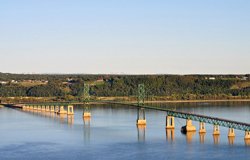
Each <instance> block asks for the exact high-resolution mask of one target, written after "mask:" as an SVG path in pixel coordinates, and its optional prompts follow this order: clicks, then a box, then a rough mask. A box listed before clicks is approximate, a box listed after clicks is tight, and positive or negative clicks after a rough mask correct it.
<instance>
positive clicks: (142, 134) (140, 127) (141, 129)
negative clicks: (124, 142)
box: [137, 125, 146, 142]
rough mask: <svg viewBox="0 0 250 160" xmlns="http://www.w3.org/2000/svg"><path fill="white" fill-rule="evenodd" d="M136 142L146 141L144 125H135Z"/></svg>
mask: <svg viewBox="0 0 250 160" xmlns="http://www.w3.org/2000/svg"><path fill="white" fill-rule="evenodd" d="M137 138H138V142H145V139H146V125H137Z"/></svg>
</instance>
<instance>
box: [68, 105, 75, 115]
mask: <svg viewBox="0 0 250 160" xmlns="http://www.w3.org/2000/svg"><path fill="white" fill-rule="evenodd" d="M67 114H68V115H74V107H73V106H68V112H67Z"/></svg>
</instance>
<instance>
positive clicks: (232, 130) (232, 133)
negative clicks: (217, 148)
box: [228, 128, 235, 137]
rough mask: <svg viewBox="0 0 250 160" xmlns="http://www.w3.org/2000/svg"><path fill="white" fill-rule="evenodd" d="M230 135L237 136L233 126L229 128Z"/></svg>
mask: <svg viewBox="0 0 250 160" xmlns="http://www.w3.org/2000/svg"><path fill="white" fill-rule="evenodd" d="M228 137H235V133H234V129H233V128H229V129H228Z"/></svg>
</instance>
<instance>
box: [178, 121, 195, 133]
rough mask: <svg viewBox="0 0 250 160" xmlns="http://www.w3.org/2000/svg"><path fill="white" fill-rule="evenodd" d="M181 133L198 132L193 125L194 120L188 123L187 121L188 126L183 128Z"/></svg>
mask: <svg viewBox="0 0 250 160" xmlns="http://www.w3.org/2000/svg"><path fill="white" fill-rule="evenodd" d="M181 131H182V132H195V131H196V128H195V126H194V125H193V124H192V120H190V119H187V121H186V126H183V127H182V128H181Z"/></svg>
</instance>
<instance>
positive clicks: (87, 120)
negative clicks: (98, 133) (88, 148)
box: [83, 116, 91, 144]
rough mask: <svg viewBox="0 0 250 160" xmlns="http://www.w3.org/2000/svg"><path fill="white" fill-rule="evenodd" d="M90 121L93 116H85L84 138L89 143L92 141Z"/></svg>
mask: <svg viewBox="0 0 250 160" xmlns="http://www.w3.org/2000/svg"><path fill="white" fill-rule="evenodd" d="M90 122H91V117H89V116H87V117H84V116H83V139H84V142H85V143H87V144H89V143H90Z"/></svg>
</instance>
